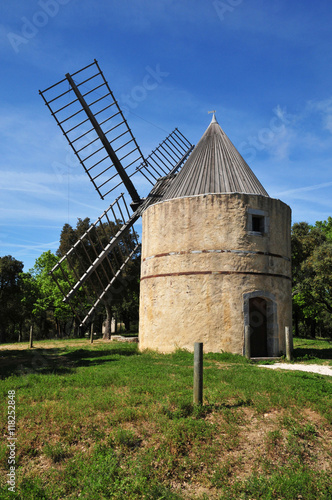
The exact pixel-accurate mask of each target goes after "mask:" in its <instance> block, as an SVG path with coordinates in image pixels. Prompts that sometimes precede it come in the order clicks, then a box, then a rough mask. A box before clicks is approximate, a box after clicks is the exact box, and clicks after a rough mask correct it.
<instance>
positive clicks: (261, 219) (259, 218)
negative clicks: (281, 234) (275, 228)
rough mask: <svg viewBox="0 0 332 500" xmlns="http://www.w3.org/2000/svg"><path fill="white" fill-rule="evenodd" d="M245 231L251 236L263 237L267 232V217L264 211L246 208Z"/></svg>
mask: <svg viewBox="0 0 332 500" xmlns="http://www.w3.org/2000/svg"><path fill="white" fill-rule="evenodd" d="M247 213H248V221H247V231H248V233H249V234H252V235H262V236H264V235H265V234H267V233H268V232H269V217H268V213H267V212H265V211H264V210H257V209H254V208H248V209H247Z"/></svg>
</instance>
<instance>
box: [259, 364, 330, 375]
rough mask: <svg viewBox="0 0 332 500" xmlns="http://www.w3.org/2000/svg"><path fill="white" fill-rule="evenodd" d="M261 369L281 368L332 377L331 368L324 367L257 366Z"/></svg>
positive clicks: (291, 365)
mask: <svg viewBox="0 0 332 500" xmlns="http://www.w3.org/2000/svg"><path fill="white" fill-rule="evenodd" d="M257 366H259V367H261V368H272V370H276V369H278V368H281V369H282V370H297V371H302V372H311V373H319V374H320V375H329V376H330V377H332V368H331V367H329V366H326V365H302V364H301V365H300V364H298V365H293V364H290V363H275V364H274V365H257Z"/></svg>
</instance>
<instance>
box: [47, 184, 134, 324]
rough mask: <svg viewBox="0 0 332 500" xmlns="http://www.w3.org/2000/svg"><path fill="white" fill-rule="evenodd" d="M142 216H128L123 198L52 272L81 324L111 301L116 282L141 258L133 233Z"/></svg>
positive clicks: (115, 203) (74, 246) (114, 204)
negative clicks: (131, 263)
mask: <svg viewBox="0 0 332 500" xmlns="http://www.w3.org/2000/svg"><path fill="white" fill-rule="evenodd" d="M139 216H140V214H138V213H134V214H130V213H129V209H128V206H127V203H126V201H125V198H124V195H123V194H121V195H120V196H119V197H118V198H117V199H116V200H115V201H114V202H113V203H112V204H111V205H110V206H109V207H108V209H107V210H105V212H104V213H103V214H102V215H101V216H100V217H99V218H98V219H97V220H96V222H94V223H93V224H91V225H90V226H89V228H88V229H87V231H86V232H85V233H84V234H83V235H82V236H81V237H80V238H79V239H78V240H77V241H76V243H75V244H74V245H73V247H72V248H71V249H70V250H69V251H68V252H67V253H66V254H65V255H64V256H63V257H62V258H61V259H60V261H59V262H58V263H57V264H56V266H54V268H53V269H52V270H51V272H50V274H51V275H52V277H53V278H54V280H55V281H56V283H57V285H58V287H59V289H60V290H61V292H62V294H63V296H64V302H69V301H70V304H71V306H72V309H73V310H74V312H75V314H76V315H77V316H78V317H79V319H80V321H81V323H82V324H83V323H85V322H86V320H87V319H88V318H89V317H90V316H91V314H92V313H93V311H94V310H95V309H96V307H97V306H98V305H99V304H100V303H101V302H104V303H106V302H107V301H108V302H110V301H111V299H112V295H113V296H114V294H116V291H117V289H116V288H115V285H114V284H115V281H116V280H117V279H118V278H119V276H120V274H121V273H122V272H123V270H124V268H125V267H126V266H127V265H128V263H129V262H130V260H131V259H132V258H133V257H134V256H137V255H138V254H139V250H140V244H139V242H138V238H137V234H136V232H135V230H134V229H133V225H134V223H135V222H136V221H137V219H138V218H139Z"/></svg>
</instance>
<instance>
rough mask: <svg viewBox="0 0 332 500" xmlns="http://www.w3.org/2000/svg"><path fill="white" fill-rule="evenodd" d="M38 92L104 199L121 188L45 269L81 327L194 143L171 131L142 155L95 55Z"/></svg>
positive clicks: (110, 288) (106, 293) (135, 246)
mask: <svg viewBox="0 0 332 500" xmlns="http://www.w3.org/2000/svg"><path fill="white" fill-rule="evenodd" d="M39 93H40V95H41V96H42V98H43V99H44V102H45V104H46V105H47V107H48V109H49V111H50V112H51V114H52V116H53V117H54V119H55V121H56V123H57V124H58V126H59V127H60V129H61V131H62V133H63V134H64V136H65V138H66V139H67V141H68V143H69V145H70V147H71V148H72V150H73V152H74V154H75V156H76V157H77V159H78V161H79V162H80V164H81V165H82V167H83V169H84V171H85V172H86V174H87V175H88V177H89V179H90V181H91V182H92V184H93V186H94V188H95V189H96V190H97V192H98V194H99V196H100V197H101V199H102V200H104V199H105V198H106V197H108V196H109V195H110V194H111V193H112V192H114V190H116V189H124V190H125V191H126V194H125V193H121V194H120V195H119V196H117V197H116V199H115V200H114V201H112V203H111V204H110V205H109V207H108V208H107V209H106V210H105V211H104V212H103V213H102V214H101V215H100V217H98V219H97V220H96V221H95V222H94V223H93V224H91V225H90V227H89V228H88V229H87V231H86V232H85V233H84V234H83V235H82V236H81V237H80V238H79V239H78V240H77V241H76V242H75V244H74V245H73V246H72V248H71V249H70V250H69V251H68V252H67V253H66V254H65V255H64V256H62V258H61V259H60V260H59V262H58V263H57V264H56V266H54V268H53V269H52V270H51V273H50V274H51V275H52V277H53V278H54V280H55V282H56V283H57V286H58V288H59V289H60V291H61V293H62V294H63V296H64V299H63V300H64V302H66V303H69V304H70V306H71V307H72V309H73V312H74V313H75V315H76V316H77V317H78V319H79V321H80V326H82V325H84V324H86V323H87V322H88V321H89V320H90V321H91V317H92V316H93V314H94V311H95V310H96V308H97V307H98V306H99V304H102V303H106V302H107V301H109V300H110V297H111V296H112V293H113V292H114V289H115V285H116V282H117V281H118V280H119V277H120V276H121V273H122V272H123V270H124V269H125V267H126V266H127V265H128V263H129V262H130V261H131V259H132V258H133V257H134V256H135V255H136V254H137V252H138V250H139V247H140V243H139V241H138V236H137V232H136V231H135V229H134V224H135V223H136V222H137V221H138V219H139V218H140V217H141V215H142V213H143V212H144V211H145V210H146V208H147V207H148V206H150V205H152V204H154V203H156V202H157V201H158V200H159V199H160V198H161V197H162V195H163V193H164V192H165V189H166V188H167V186H169V184H170V183H171V182H172V179H173V178H174V176H175V175H176V172H177V171H178V170H179V169H180V168H181V167H182V165H183V164H184V162H185V161H186V159H187V158H188V156H189V155H190V153H191V151H192V150H193V148H194V146H193V145H192V144H191V143H190V141H188V139H187V138H186V137H185V136H184V135H183V134H182V133H181V132H180V131H179V130H178V129H177V128H175V129H174V130H173V131H172V132H171V133H170V134H169V135H168V136H167V137H166V139H165V140H164V141H163V142H162V143H161V144H159V145H158V146H157V147H156V148H155V149H154V150H153V151H152V152H151V154H150V155H149V156H147V157H146V158H145V157H144V156H143V154H142V151H141V149H140V147H139V145H138V143H137V141H136V139H135V137H134V135H133V133H132V131H131V129H130V127H129V125H128V123H127V120H126V118H125V116H124V113H123V111H122V109H121V108H120V106H119V103H118V102H117V101H116V99H115V97H114V95H113V93H112V91H111V89H110V87H109V85H108V83H107V81H106V79H105V77H104V74H103V73H102V71H101V69H100V66H99V64H98V62H97V61H96V60H94V62H93V63H91V64H89V65H88V66H86V67H84V68H82V69H80V70H79V71H76V72H75V73H72V74H69V73H67V74H66V75H65V78H63V79H62V80H60V81H59V82H57V83H55V84H54V85H52V86H51V87H48V88H47V89H45V90H43V91H39ZM143 179H145V180H147V181H148V182H149V183H150V184H151V185H152V189H151V191H150V193H149V194H148V196H147V197H146V198H142V197H141V196H140V195H139V193H138V191H137V189H136V187H135V184H134V182H135V181H137V182H136V184H139V183H140V182H141V180H143ZM128 196H129V197H130V200H131V201H130V203H128V202H127V200H126V199H127V197H128ZM87 303H88V304H89V307H88V308H87Z"/></svg>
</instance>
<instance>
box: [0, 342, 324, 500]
mask: <svg viewBox="0 0 332 500" xmlns="http://www.w3.org/2000/svg"><path fill="white" fill-rule="evenodd" d="M295 342H296V343H295V346H296V349H301V350H302V351H301V353H300V354H301V356H300V359H302V358H303V357H304V356H305V355H306V353H305V352H304V351H305V350H306V349H307V350H308V352H307V354H308V355H310V356H311V355H313V350H315V352H314V354H315V355H316V351H320V353H324V355H325V354H326V358H323V357H320V358H318V359H320V361H321V362H329V360H330V359H331V357H329V355H330V354H331V348H330V347H329V346H330V344H327V345H325V344H324V346H323V343H321V342H323V341H315V343H313V344H310V345H307V344H304V342H308V341H303V342H302V341H299V343H298V342H297V340H296V341H295ZM301 342H302V343H301ZM35 345H36V348H35V349H33V350H28V349H26V350H22V349H18V348H14V349H12V350H10V349H9V347H11V348H12V347H13V346H8V349H2V350H0V359H1V368H0V370H1V377H2V380H1V382H0V389H1V396H2V401H3V403H4V404H2V405H1V414H0V417H1V420H0V422H1V425H2V428H1V431H2V435H3V436H4V439H3V440H2V441H1V442H0V469H1V480H0V498H1V499H2V498H3V499H22V500H23V499H24V500H29V499H33V500H35V499H36V500H38V499H45V500H46V499H47V500H53V499H54V500H55V499H64V498H66V499H67V498H68V499H74V498H75V499H76V498H80V499H91V498H93V499H96V500H97V499H108V498H112V499H123V498H129V499H135V498H137V499H140V498H146V499H191V498H193V499H194V498H195V499H196V498H198V499H202V500H203V499H210V498H216V499H217V498H218V499H219V498H220V499H226V500H228V499H229V500H233V499H234V500H235V499H236V500H239V499H248V500H249V499H258V498H260V499H263V500H269V499H278V498H280V499H287V500H288V499H289V500H294V499H298V498H303V499H305V500H311V499H315V500H316V499H326V500H327V499H330V498H331V497H332V489H331V462H332V452H331V450H332V446H331V444H332V443H331V434H332V433H331V423H332V410H331V407H332V405H331V400H332V398H331V394H332V385H331V383H332V380H331V378H330V377H324V376H321V375H317V374H311V373H303V372H288V371H277V372H276V371H274V370H271V371H270V370H263V369H262V368H259V367H257V366H255V365H253V364H251V363H250V362H248V361H247V360H246V359H244V358H242V357H241V356H235V355H230V354H226V353H224V354H206V355H205V356H204V404H203V405H202V406H195V405H193V404H192V385H193V380H192V379H193V355H192V354H190V353H188V352H186V351H181V350H179V351H177V352H176V353H174V354H171V355H161V354H157V353H155V352H149V351H147V352H144V353H140V352H139V351H138V350H137V345H136V344H120V343H109V342H103V341H97V342H95V343H94V344H92V345H91V344H90V343H89V342H88V341H83V342H82V341H68V342H65V341H59V342H54V341H45V342H40V343H39V342H36V344H35ZM322 346H323V347H322ZM326 351H329V352H327V353H326ZM311 359H312V358H311ZM13 389H14V390H15V391H16V405H17V409H16V418H17V438H18V439H17V450H16V451H17V470H16V472H17V475H16V479H17V482H16V485H17V488H16V493H12V492H9V491H8V490H7V486H6V474H7V472H8V464H7V458H8V457H7V447H6V436H7V427H6V421H7V406H6V401H7V394H8V390H13Z"/></svg>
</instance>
